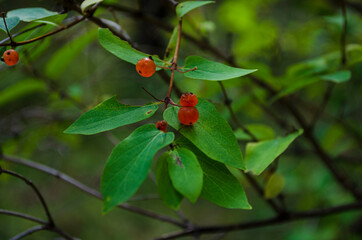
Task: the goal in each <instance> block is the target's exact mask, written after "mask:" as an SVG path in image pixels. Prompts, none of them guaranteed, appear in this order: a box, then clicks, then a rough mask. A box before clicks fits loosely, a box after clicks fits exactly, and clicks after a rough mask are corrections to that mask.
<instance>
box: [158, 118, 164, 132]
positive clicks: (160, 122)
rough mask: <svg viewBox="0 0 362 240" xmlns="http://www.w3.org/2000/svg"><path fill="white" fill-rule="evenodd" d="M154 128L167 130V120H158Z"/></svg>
mask: <svg viewBox="0 0 362 240" xmlns="http://www.w3.org/2000/svg"><path fill="white" fill-rule="evenodd" d="M156 128H157V129H158V130H161V131H162V132H166V130H167V122H166V121H165V120H162V121H158V122H157V123H156Z"/></svg>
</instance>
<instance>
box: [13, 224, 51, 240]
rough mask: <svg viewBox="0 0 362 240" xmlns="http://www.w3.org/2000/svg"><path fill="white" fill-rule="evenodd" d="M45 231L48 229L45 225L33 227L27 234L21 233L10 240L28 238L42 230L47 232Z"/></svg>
mask: <svg viewBox="0 0 362 240" xmlns="http://www.w3.org/2000/svg"><path fill="white" fill-rule="evenodd" d="M45 229H46V227H45V226H44V225H40V226H35V227H32V228H29V229H28V230H26V231H25V232H22V233H19V234H18V235H16V236H15V237H12V238H11V239H10V240H18V239H21V238H24V237H26V236H29V235H31V234H33V233H35V232H39V231H42V230H45Z"/></svg>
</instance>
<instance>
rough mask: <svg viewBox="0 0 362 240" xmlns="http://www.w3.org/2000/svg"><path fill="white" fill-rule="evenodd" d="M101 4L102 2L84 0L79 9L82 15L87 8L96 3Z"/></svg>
mask: <svg viewBox="0 0 362 240" xmlns="http://www.w3.org/2000/svg"><path fill="white" fill-rule="evenodd" d="M100 2H103V0H85V1H83V2H82V4H81V5H80V9H81V10H82V12H83V13H84V12H85V11H86V10H87V9H88V8H89V7H91V6H93V5H94V4H96V3H100Z"/></svg>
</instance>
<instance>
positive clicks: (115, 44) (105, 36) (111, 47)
mask: <svg viewBox="0 0 362 240" xmlns="http://www.w3.org/2000/svg"><path fill="white" fill-rule="evenodd" d="M98 40H99V42H100V43H101V45H102V47H103V48H104V49H106V50H107V51H109V52H110V53H112V54H114V55H115V56H117V57H119V58H120V59H122V60H124V61H126V62H129V63H132V64H134V65H136V63H137V62H138V60H140V59H142V58H145V57H149V56H150V54H147V53H143V52H140V51H138V50H136V49H134V48H132V46H131V45H129V43H128V42H126V41H123V40H121V39H119V38H118V37H116V36H114V35H113V33H112V32H111V31H109V29H105V28H100V29H99V30H98ZM152 59H153V60H154V61H155V63H156V65H158V66H162V65H163V64H164V62H163V61H162V60H160V58H159V57H158V56H156V55H152ZM159 69H160V68H157V70H159Z"/></svg>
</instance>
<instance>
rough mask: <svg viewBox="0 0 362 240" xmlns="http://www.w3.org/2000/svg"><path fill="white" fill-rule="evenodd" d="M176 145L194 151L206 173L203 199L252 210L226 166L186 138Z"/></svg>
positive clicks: (182, 138)
mask: <svg viewBox="0 0 362 240" xmlns="http://www.w3.org/2000/svg"><path fill="white" fill-rule="evenodd" d="M176 143H177V144H179V145H180V146H181V147H185V148H187V149H189V150H190V151H192V152H193V153H194V154H195V155H196V157H197V159H198V160H199V163H200V165H201V168H202V171H203V173H204V178H203V188H202V192H201V197H202V198H204V199H206V200H208V201H210V202H212V203H215V204H217V205H219V206H221V207H225V208H239V209H251V206H250V205H249V202H248V199H247V198H246V195H245V192H244V189H243V187H242V186H241V184H240V182H239V181H238V180H237V179H236V178H235V177H234V176H233V175H232V174H231V173H230V171H229V170H228V169H227V168H226V167H225V165H224V164H222V163H219V162H216V161H214V160H212V159H210V158H209V157H207V156H206V155H205V154H203V153H202V152H201V151H200V150H198V149H197V148H196V147H195V145H193V144H192V143H191V142H190V141H189V140H187V139H186V138H185V137H181V138H179V139H177V141H176Z"/></svg>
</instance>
